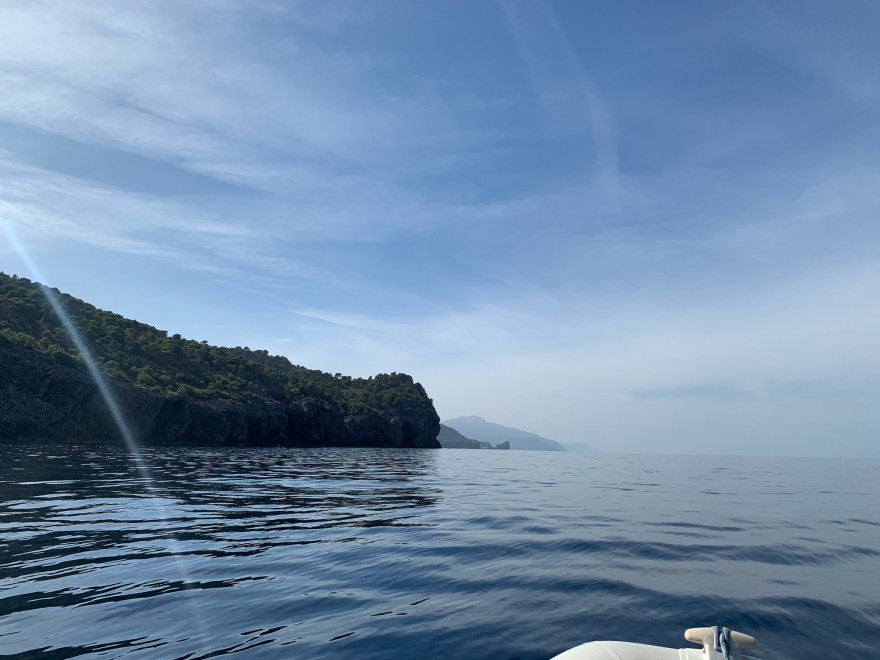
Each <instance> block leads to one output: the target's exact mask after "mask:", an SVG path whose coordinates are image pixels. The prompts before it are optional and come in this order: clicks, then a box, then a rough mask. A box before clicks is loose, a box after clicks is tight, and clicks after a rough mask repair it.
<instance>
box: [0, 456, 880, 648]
mask: <svg viewBox="0 0 880 660" xmlns="http://www.w3.org/2000/svg"><path fill="white" fill-rule="evenodd" d="M711 625H719V626H728V627H730V628H733V629H735V630H740V631H742V632H746V633H749V634H751V635H753V636H754V637H756V638H757V640H758V642H759V644H760V648H759V649H758V650H757V651H754V652H750V653H751V654H752V655H754V656H756V657H759V658H765V659H767V660H774V659H775V660H795V659H797V660H807V659H810V658H822V659H826V658H877V657H880V461H868V460H848V459H806V458H766V457H761V458H753V457H718V456H665V455H663V456H661V455H613V454H589V453H568V452H529V451H489V450H462V449H441V450H428V449H420V450H419V449H410V450H407V449H339V448H327V449H289V448H287V449H280V448H274V449H273V448H265V449H264V448H260V449H207V448H173V449H169V448H145V449H142V450H141V451H140V453H139V456H137V457H135V456H133V455H132V454H131V453H130V452H129V451H127V450H126V449H124V448H121V447H108V446H83V447H66V446H63V447H62V446H48V445H43V446H0V656H2V657H4V658H41V659H53V660H55V659H59V658H74V657H78V658H131V659H132V660H146V659H151V658H156V659H162V660H165V659H173V658H181V659H183V658H186V659H190V660H194V659H197V658H211V657H216V656H223V655H236V656H239V657H241V658H304V659H311V658H339V659H347V658H352V659H354V658H357V659H358V660H360V659H364V658H377V659H378V658H382V659H387V658H394V659H408V658H413V659H418V660H427V659H430V658H493V659H497V658H530V659H531V658H533V659H547V658H550V657H551V656H553V655H555V654H557V653H559V652H561V651H563V650H565V649H566V648H569V647H572V646H575V645H578V644H581V643H583V642H587V641H592V640H603V639H604V640H609V639H619V640H628V641H633V642H641V643H647V644H656V645H661V646H669V647H678V648H680V647H687V646H690V644H689V643H688V642H686V641H685V640H684V638H683V636H682V635H683V632H684V630H685V629H686V628H689V627H694V626H711Z"/></svg>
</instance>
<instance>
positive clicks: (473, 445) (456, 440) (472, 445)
mask: <svg viewBox="0 0 880 660" xmlns="http://www.w3.org/2000/svg"><path fill="white" fill-rule="evenodd" d="M437 440H439V441H440V446H441V447H443V448H444V449H449V448H452V449H482V447H481V446H480V443H479V442H478V441H477V440H471V439H470V438H466V437H464V436H463V435H462V434H461V433H459V432H458V431H456V430H455V429H453V428H450V427H448V426H446V424H441V425H440V434H439V435H438V436H437Z"/></svg>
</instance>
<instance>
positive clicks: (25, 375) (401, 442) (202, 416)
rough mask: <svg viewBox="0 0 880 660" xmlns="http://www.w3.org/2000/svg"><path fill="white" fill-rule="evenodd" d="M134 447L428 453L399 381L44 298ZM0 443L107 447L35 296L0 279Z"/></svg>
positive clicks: (83, 372) (93, 393)
mask: <svg viewBox="0 0 880 660" xmlns="http://www.w3.org/2000/svg"><path fill="white" fill-rule="evenodd" d="M55 296H56V297H57V299H58V301H59V303H60V304H61V306H62V307H63V308H64V309H65V310H66V312H67V314H68V315H69V316H70V317H71V320H72V321H73V324H74V326H75V327H76V328H77V329H78V330H79V332H80V333H81V335H82V337H83V340H84V341H85V343H86V344H87V346H88V347H89V352H90V353H91V354H92V356H93V358H94V359H95V362H96V363H97V366H98V368H99V369H100V371H102V372H103V373H104V375H105V376H106V377H107V379H108V385H109V387H110V389H111V390H112V391H113V392H114V393H115V395H116V397H117V398H118V400H119V403H120V406H121V407H122V410H123V413H124V414H125V417H126V419H127V421H128V422H129V424H130V425H131V426H132V427H133V429H132V430H133V431H134V434H135V437H136V439H138V440H142V441H145V442H151V443H161V444H174V445H186V444H207V445H285V446H390V447H439V443H438V442H437V439H436V438H437V434H438V432H439V426H440V419H439V417H438V416H437V413H436V411H435V410H434V406H433V403H432V401H431V399H430V398H428V395H427V393H426V392H425V390H424V388H423V387H422V386H421V385H420V384H419V383H414V382H413V379H412V377H411V376H408V375H406V374H397V373H392V374H380V375H378V376H375V377H371V378H366V379H364V378H351V377H349V376H342V375H341V374H336V375H331V374H329V373H324V372H321V371H318V370H313V369H307V368H305V367H301V366H298V365H293V364H291V363H290V361H289V360H287V359H286V358H284V357H281V356H271V355H269V354H268V352H267V351H252V350H250V349H249V348H241V347H236V348H234V349H233V348H223V347H217V346H211V345H209V344H208V343H207V342H197V341H192V340H186V339H183V338H182V337H181V336H180V335H174V336H173V337H169V336H168V333H167V332H165V331H163V330H158V329H156V328H154V327H152V326H149V325H146V324H143V323H139V322H137V321H132V320H130V319H125V318H123V317H122V316H119V315H118V314H113V313H111V312H107V311H103V310H100V309H97V308H96V307H94V306H92V305H89V304H87V303H85V302H83V301H81V300H78V299H76V298H73V297H72V296H69V295H66V294H62V293H60V292H58V291H55ZM0 365H2V367H3V368H2V369H0V440H2V441H13V442H17V441H31V440H49V441H56V442H89V441H96V440H97V441H110V442H114V441H119V440H120V433H119V431H118V429H117V427H116V425H115V423H114V421H113V419H112V416H111V414H110V412H109V410H108V409H107V406H106V404H105V403H104V401H103V399H102V397H101V394H100V391H99V388H98V386H97V385H96V384H95V383H94V381H93V380H92V378H91V377H90V375H89V373H88V370H87V369H86V366H85V364H84V362H83V358H82V356H81V355H80V354H79V351H78V350H77V348H76V346H75V345H74V343H73V341H72V340H71V338H70V337H69V336H68V334H67V332H66V331H65V329H64V327H63V325H62V324H61V322H60V320H59V319H58V318H57V316H56V315H55V313H54V311H53V309H52V307H51V305H50V304H49V302H48V300H47V299H46V295H45V292H44V287H43V285H41V284H38V283H35V282H31V281H30V280H28V279H25V278H19V277H15V276H9V275H6V274H4V273H0Z"/></svg>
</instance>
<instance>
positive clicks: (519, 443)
mask: <svg viewBox="0 0 880 660" xmlns="http://www.w3.org/2000/svg"><path fill="white" fill-rule="evenodd" d="M443 424H445V425H446V426H449V427H450V428H453V429H455V430H456V431H458V432H459V433H461V434H462V435H465V436H467V437H468V438H473V439H474V440H479V441H481V442H491V443H492V444H495V445H497V444H499V443H503V442H509V443H510V448H511V449H532V450H539V451H565V447H563V446H562V445H561V444H559V443H558V442H556V441H555V440H550V439H548V438H543V437H541V436H540V435H537V434H535V433H529V432H528V431H521V430H520V429H515V428H512V427H509V426H501V425H500V424H493V423H492V422H487V421H486V420H485V419H483V418H482V417H476V416H471V417H456V418H455V419H447V420H446V421H444V422H443ZM440 444H441V445H442V444H443V441H442V440H441V441H440Z"/></svg>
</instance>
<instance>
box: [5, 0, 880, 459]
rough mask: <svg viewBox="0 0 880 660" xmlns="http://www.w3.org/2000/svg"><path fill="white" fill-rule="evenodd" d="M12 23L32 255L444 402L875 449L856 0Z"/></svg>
mask: <svg viewBox="0 0 880 660" xmlns="http://www.w3.org/2000/svg"><path fill="white" fill-rule="evenodd" d="M0 15H2V20H0V89H2V90H3V93H2V94H0V218H2V221H3V222H4V223H5V226H6V227H7V228H9V229H11V230H12V231H13V232H14V233H15V234H16V236H18V238H19V239H20V241H21V242H22V243H23V244H24V245H25V246H26V247H27V249H28V250H29V252H30V254H31V257H32V258H33V260H34V262H36V263H37V264H38V265H39V267H40V269H41V271H42V273H43V277H44V278H45V279H46V280H47V283H49V284H51V285H53V286H57V287H58V288H60V289H62V290H63V291H66V292H69V293H72V294H73V295H75V296H77V297H80V298H83V299H85V300H88V301H89V302H92V303H94V304H96V305H98V306H99V307H102V308H105V309H111V310H113V311H116V312H118V313H121V314H124V315H126V316H129V317H132V318H136V319H138V320H141V321H144V322H146V323H150V324H152V325H155V326H158V327H160V328H162V329H165V330H168V331H170V332H179V333H181V334H183V335H184V336H187V337H190V338H193V339H197V340H203V339H206V340H208V341H209V342H211V343H216V344H222V345H231V346H236V345H241V346H245V345H247V346H250V347H251V348H261V349H262V348H265V349H267V350H269V351H270V352H273V353H279V354H282V355H286V356H287V357H289V358H290V359H291V360H292V361H293V362H295V363H297V364H303V365H305V366H308V367H314V368H320V369H323V370H325V371H329V372H337V371H339V372H343V373H348V374H353V375H363V376H366V375H369V374H374V373H378V372H383V371H385V372H389V371H405V372H408V373H411V374H413V375H414V376H415V378H416V379H417V380H419V381H421V382H422V383H423V384H424V385H425V386H426V388H427V390H428V392H429V394H430V395H431V396H432V397H433V398H434V402H435V405H436V407H437V409H438V412H439V413H440V415H441V417H443V418H451V417H456V416H460V415H470V414H476V415H482V416H484V417H486V418H487V419H490V420H492V421H496V422H498V423H501V424H505V425H509V426H517V427H520V428H524V429H526V430H529V431H533V432H536V433H540V434H542V435H545V436H548V437H551V438H554V439H557V440H559V441H561V442H566V441H568V442H588V443H590V444H592V445H594V446H596V447H598V448H600V449H602V450H604V451H634V452H641V451H644V452H653V451H663V452H682V453H693V452H701V453H732V454H782V455H831V456H837V455H841V456H880V406H878V405H877V403H876V402H877V401H878V400H880V305H878V294H877V292H878V291H880V259H878V255H880V217H878V211H880V194H878V192H877V191H878V190H880V122H878V121H877V118H878V110H880V77H878V76H877V73H876V72H877V71H878V70H880V42H878V41H877V39H876V38H875V37H876V34H875V29H874V28H875V26H876V25H878V24H880V5H878V4H877V3H875V2H873V1H868V0H865V1H862V2H859V1H848V2H844V3H826V2H809V1H806V0H805V1H802V2H801V1H799V2H790V3H788V2H777V3H772V2H752V1H745V2H737V3H707V2H680V3H657V2H596V3H585V2H574V1H572V2H526V1H521V2H514V1H510V2H506V1H498V2H489V1H482V0H481V1H478V2H474V1H472V0H471V1H468V2H452V1H444V2H433V3H428V2H424V3H423V2H419V3H409V2H400V1H397V2H380V1H371V2H343V1H334V2H226V1H224V0H216V1H214V2H205V1H199V2H182V1H181V2H173V3H172V2H169V3H159V2H126V3H115V2H91V3H58V4H56V5H51V4H46V5H44V4H43V3H36V2H34V3H30V2H27V3H7V4H5V5H3V7H2V9H0ZM0 269H2V270H4V271H6V272H16V273H19V274H22V275H28V272H27V269H26V267H25V265H24V263H23V261H22V260H21V258H20V256H19V255H17V254H16V252H15V250H13V249H12V246H11V243H9V242H8V241H5V240H0Z"/></svg>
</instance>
